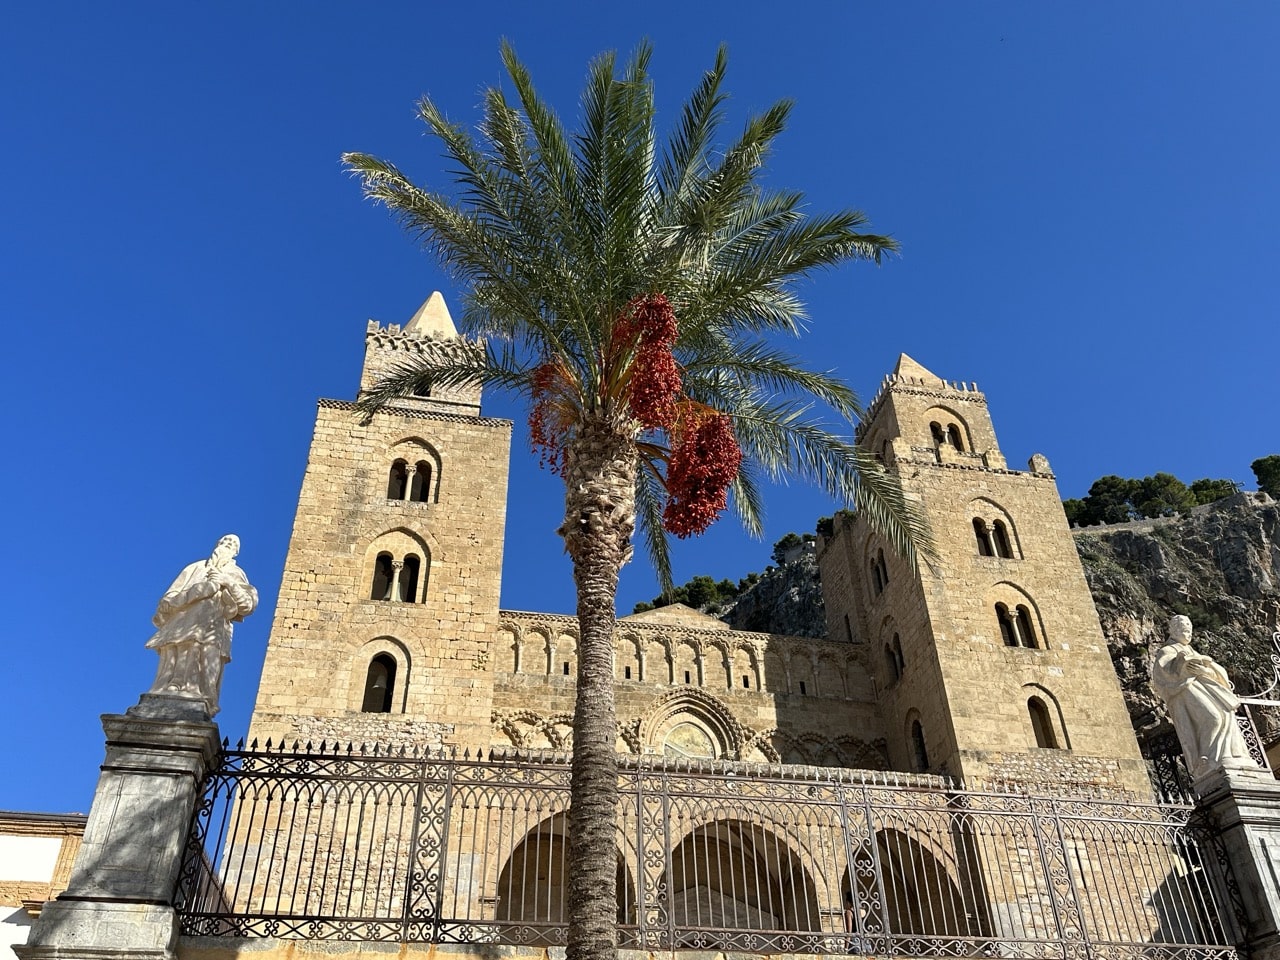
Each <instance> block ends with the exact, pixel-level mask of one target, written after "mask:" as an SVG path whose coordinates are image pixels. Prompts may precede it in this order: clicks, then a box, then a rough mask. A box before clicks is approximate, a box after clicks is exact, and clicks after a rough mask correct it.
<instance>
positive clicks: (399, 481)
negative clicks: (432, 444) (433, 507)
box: [387, 460, 431, 503]
mask: <svg viewBox="0 0 1280 960" xmlns="http://www.w3.org/2000/svg"><path fill="white" fill-rule="evenodd" d="M387 499H388V500H412V501H417V502H418V503H427V502H429V501H430V500H431V464H429V463H427V461H425V460H419V461H418V462H417V463H416V464H414V466H413V469H412V471H410V469H409V464H408V462H407V461H405V460H396V461H395V462H394V463H392V464H391V472H390V474H389V475H388V476H387Z"/></svg>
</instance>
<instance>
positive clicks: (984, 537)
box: [973, 517, 1013, 560]
mask: <svg viewBox="0 0 1280 960" xmlns="http://www.w3.org/2000/svg"><path fill="white" fill-rule="evenodd" d="M973 535H974V538H975V539H976V540H977V541H978V556H980V557H1004V558H1005V559H1009V560H1012V559H1013V541H1012V540H1010V539H1009V528H1008V527H1006V526H1005V523H1004V521H1003V520H994V521H992V523H991V526H990V527H988V526H987V521H985V520H983V519H982V518H981V517H974V518H973Z"/></svg>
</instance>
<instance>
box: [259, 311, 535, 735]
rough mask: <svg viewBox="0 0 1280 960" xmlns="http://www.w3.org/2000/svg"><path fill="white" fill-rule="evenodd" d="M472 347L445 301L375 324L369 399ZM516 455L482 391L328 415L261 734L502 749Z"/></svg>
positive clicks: (286, 583)
mask: <svg viewBox="0 0 1280 960" xmlns="http://www.w3.org/2000/svg"><path fill="white" fill-rule="evenodd" d="M472 349H475V346H474V344H473V343H471V342H470V341H467V340H465V339H464V338H462V337H461V336H459V334H458V331H457V329H456V328H455V327H454V324H453V320H452V318H451V317H450V315H449V309H448V307H447V306H446V305H445V302H444V298H443V297H441V295H440V294H439V293H433V294H432V295H431V297H430V298H429V299H428V300H427V301H426V303H424V304H423V305H422V307H421V308H419V310H418V311H417V313H415V314H414V316H413V317H412V319H410V321H409V322H408V323H407V324H405V325H404V326H403V327H401V326H400V325H398V324H389V325H386V326H383V325H381V324H379V323H378V322H377V321H373V320H370V321H369V324H368V330H367V332H366V334H365V359H364V367H363V371H362V373H361V378H360V388H361V391H362V392H363V391H365V390H368V389H369V388H370V387H371V386H372V385H373V384H374V383H376V382H378V381H379V380H380V379H381V378H383V377H384V376H386V375H387V374H388V373H389V372H391V371H392V370H394V369H395V368H396V367H397V366H399V365H400V364H403V363H405V362H411V361H413V360H414V359H415V358H417V357H422V356H432V355H441V354H446V355H447V354H451V353H459V352H463V351H467V350H472ZM510 447H511V422H510V421H509V420H495V419H491V418H487V417H484V416H482V415H481V413H480V389H479V387H478V386H474V387H473V386H462V387H445V388H441V387H435V386H431V387H428V388H426V389H424V390H423V391H421V393H420V394H418V395H415V396H412V397H406V398H403V399H401V400H397V401H395V402H394V403H393V404H392V405H391V406H389V407H387V408H386V409H384V410H382V411H379V412H378V413H376V414H374V415H373V416H372V417H364V416H363V415H361V414H359V413H357V412H356V410H355V405H354V403H352V402H350V401H346V400H321V401H320V402H319V409H318V411H317V414H316V426H315V434H314V436H313V438H312V441H311V452H310V455H309V457H308V460H307V470H306V474H305V476H304V477H303V480H302V491H301V494H300V495H299V498H298V512H297V515H296V517H295V519H294V524H293V535H292V537H291V539H290V541H289V552H288V557H287V559H286V561H285V569H284V577H283V579H282V582H281V585H280V599H279V603H278V605H277V607H276V614H275V620H274V622H273V624H272V628H271V635H270V638H269V640H268V643H267V656H266V663H265V664H264V666H263V673H262V682H261V685H260V686H259V689H258V699H257V703H256V705H255V707H254V714H253V720H252V723H251V726H250V736H251V737H255V738H257V739H259V740H265V739H266V738H268V737H271V738H273V739H276V740H279V739H284V740H286V741H290V742H292V741H293V740H295V739H296V740H301V741H303V742H306V741H312V742H315V743H319V742H320V741H322V740H327V741H333V740H340V741H343V742H346V741H354V742H356V743H362V742H367V743H375V742H376V743H379V744H397V743H399V744H405V745H415V746H428V745H430V746H438V745H440V744H458V745H460V746H478V745H481V744H484V745H487V744H488V742H489V736H490V729H489V727H490V713H491V705H492V700H493V681H492V674H491V673H490V671H488V670H487V669H485V664H486V663H487V659H488V651H489V647H490V645H491V637H492V636H493V635H494V634H495V633H496V632H497V629H498V599H499V588H500V582H501V571H502V539H503V529H504V525H505V519H506V502H507V468H508V460H509V456H510Z"/></svg>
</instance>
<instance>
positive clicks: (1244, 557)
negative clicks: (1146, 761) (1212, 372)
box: [721, 493, 1280, 732]
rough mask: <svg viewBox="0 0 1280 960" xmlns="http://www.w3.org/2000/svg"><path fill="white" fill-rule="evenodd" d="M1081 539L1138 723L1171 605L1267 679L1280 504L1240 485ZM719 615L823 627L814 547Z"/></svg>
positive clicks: (1146, 722)
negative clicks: (1152, 651)
mask: <svg viewBox="0 0 1280 960" xmlns="http://www.w3.org/2000/svg"><path fill="white" fill-rule="evenodd" d="M1075 542H1076V549H1077V550H1078V551H1079V553H1080V559H1081V561H1082V563H1083V564H1084V572H1085V578H1086V579H1087V580H1088V583H1089V589H1090V591H1091V592H1092V594H1093V600H1094V603H1095V605H1096V606H1097V608H1098V618H1099V620H1100V621H1101V623H1102V631H1103V633H1104V634H1105V635H1106V638H1107V642H1108V644H1109V645H1110V648H1111V657H1112V659H1113V660H1114V661H1115V665H1116V672H1117V673H1118V674H1119V676H1120V683H1121V685H1122V686H1123V688H1124V693H1125V700H1126V703H1127V704H1128V707H1129V712H1130V715H1131V716H1132V718H1133V720H1134V725H1135V726H1136V727H1137V728H1138V729H1140V730H1142V729H1150V728H1152V727H1154V726H1157V725H1159V724H1160V721H1161V716H1162V708H1160V707H1159V706H1158V704H1157V701H1156V698H1155V695H1154V694H1153V693H1152V692H1151V690H1150V688H1149V687H1148V685H1147V678H1148V671H1147V650H1148V646H1149V644H1150V642H1151V641H1152V640H1153V639H1155V638H1156V637H1158V636H1163V635H1164V630H1165V626H1166V624H1167V623H1168V620H1169V617H1171V616H1172V615H1173V614H1175V613H1182V614H1186V615H1187V616H1189V617H1190V618H1191V621H1192V623H1193V624H1194V626H1195V640H1194V643H1195V646H1196V647H1197V648H1199V649H1201V650H1203V651H1204V652H1205V653H1208V654H1210V655H1211V656H1212V657H1213V658H1214V659H1215V660H1217V661H1218V662H1219V663H1221V664H1222V665H1223V666H1225V667H1226V668H1227V671H1228V673H1229V674H1230V675H1231V678H1232V680H1233V681H1234V682H1235V684H1236V688H1237V692H1239V693H1241V694H1242V695H1248V694H1252V693H1256V692H1258V691H1260V690H1261V689H1263V688H1264V687H1266V686H1267V685H1268V684H1269V683H1270V681H1271V676H1272V674H1271V659H1270V658H1271V654H1272V653H1273V647H1272V645H1271V635H1272V634H1273V633H1274V632H1275V631H1276V630H1277V629H1280V503H1277V502H1276V501H1275V500H1272V499H1271V498H1270V497H1268V496H1267V495H1266V494H1263V493H1238V494H1236V495H1235V496H1233V497H1227V498H1226V499H1224V500H1219V501H1218V502H1216V503H1211V504H1207V505H1205V506H1202V507H1196V508H1195V509H1194V510H1192V511H1191V512H1190V513H1188V514H1187V515H1185V516H1181V517H1166V518H1162V519H1158V520H1137V521H1134V522H1132V523H1119V524H1112V525H1110V526H1099V527H1090V528H1086V529H1083V530H1078V531H1076V533H1075ZM721 619H723V620H724V621H725V622H727V623H729V624H730V625H732V626H733V627H734V628H735V629H738V630H759V631H762V632H765V633H782V634H788V635H790V636H797V637H821V636H823V635H824V634H825V632H826V619H825V614H824V611H823V602H822V589H821V585H820V584H819V581H818V568H817V563H816V561H815V560H814V557H813V554H812V553H809V552H805V553H803V554H801V555H800V556H798V557H796V558H795V559H792V560H789V562H787V563H785V564H784V565H782V566H781V567H771V568H770V569H769V570H768V571H767V572H765V573H764V574H763V575H762V576H761V578H760V580H759V582H758V583H756V584H755V585H754V586H753V587H752V588H751V589H750V590H747V591H746V592H745V593H743V594H742V595H741V596H740V597H739V598H738V600H737V602H736V603H735V604H734V605H733V607H731V608H729V609H728V610H726V611H724V612H723V613H722V614H721ZM1274 695H1277V696H1280V690H1277V691H1275V693H1274ZM1273 725H1274V723H1273ZM1276 732H1280V729H1277V730H1276Z"/></svg>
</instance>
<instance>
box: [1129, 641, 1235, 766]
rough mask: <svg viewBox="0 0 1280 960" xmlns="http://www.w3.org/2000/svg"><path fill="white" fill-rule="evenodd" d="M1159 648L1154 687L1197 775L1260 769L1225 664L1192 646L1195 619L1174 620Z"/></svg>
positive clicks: (1153, 661) (1155, 654)
mask: <svg viewBox="0 0 1280 960" xmlns="http://www.w3.org/2000/svg"><path fill="white" fill-rule="evenodd" d="M1153 646H1154V649H1153V651H1152V657H1151V689H1152V690H1154V691H1155V693H1156V696H1158V697H1159V698H1160V699H1161V700H1163V701H1164V703H1165V706H1166V707H1167V708H1168V710H1169V719H1171V720H1172V721H1173V728H1174V730H1176V731H1177V734H1178V742H1179V743H1180V744H1182V753H1183V755H1184V756H1185V757H1186V758H1187V766H1188V768H1189V769H1190V771H1191V776H1192V777H1193V778H1196V779H1199V778H1200V777H1202V776H1204V775H1205V774H1206V773H1209V772H1211V771H1213V770H1216V769H1218V768H1220V767H1228V768H1233V769H1239V768H1254V769H1256V768H1257V763H1256V762H1255V761H1254V760H1253V758H1252V757H1251V756H1250V755H1249V747H1248V745H1247V744H1246V743H1245V740H1244V735H1243V734H1242V733H1241V732H1240V725H1239V724H1238V723H1236V710H1237V709H1238V708H1239V706H1240V699H1239V698H1238V697H1237V696H1236V695H1235V693H1234V692H1232V686H1231V681H1230V680H1229V679H1228V678H1227V671H1226V670H1224V669H1223V668H1222V665H1221V664H1219V663H1218V662H1217V661H1216V660H1214V659H1213V657H1210V656H1209V655H1208V654H1204V653H1197V652H1196V651H1195V650H1193V649H1192V648H1191V620H1190V618H1188V617H1183V616H1177V617H1174V618H1173V619H1172V620H1170V621H1169V638H1168V639H1167V640H1165V641H1164V642H1163V643H1160V644H1159V645H1153Z"/></svg>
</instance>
